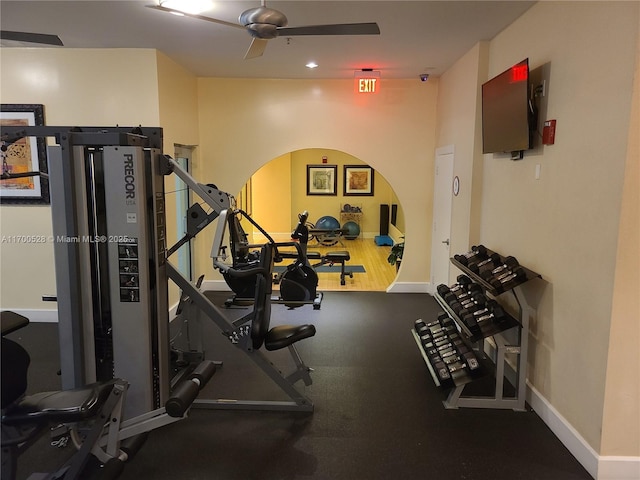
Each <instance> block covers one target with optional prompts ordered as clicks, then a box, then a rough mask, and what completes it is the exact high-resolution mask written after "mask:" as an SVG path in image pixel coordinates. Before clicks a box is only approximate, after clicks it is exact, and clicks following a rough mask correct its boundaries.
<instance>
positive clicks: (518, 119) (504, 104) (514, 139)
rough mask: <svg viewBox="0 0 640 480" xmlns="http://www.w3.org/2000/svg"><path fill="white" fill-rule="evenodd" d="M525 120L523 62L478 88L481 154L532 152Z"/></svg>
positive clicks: (526, 73)
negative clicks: (480, 90) (479, 89)
mask: <svg viewBox="0 0 640 480" xmlns="http://www.w3.org/2000/svg"><path fill="white" fill-rule="evenodd" d="M529 119H530V105H529V59H528V58H527V59H524V60H523V61H521V62H520V63H517V64H516V65H514V66H513V67H511V68H510V69H508V70H506V71H504V72H502V73H501V74H500V75H498V76H496V77H494V78H492V79H491V80H489V81H488V82H486V83H484V84H483V85H482V153H501V152H517V151H521V150H528V149H530V148H533V145H532V137H531V135H530V128H529V125H530V123H529Z"/></svg>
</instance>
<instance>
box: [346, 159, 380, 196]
mask: <svg viewBox="0 0 640 480" xmlns="http://www.w3.org/2000/svg"><path fill="white" fill-rule="evenodd" d="M374 173H375V172H374V170H373V168H371V167H367V166H362V165H345V166H344V195H370V196H371V195H373V178H374Z"/></svg>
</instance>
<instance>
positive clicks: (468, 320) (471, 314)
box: [460, 300, 500, 328]
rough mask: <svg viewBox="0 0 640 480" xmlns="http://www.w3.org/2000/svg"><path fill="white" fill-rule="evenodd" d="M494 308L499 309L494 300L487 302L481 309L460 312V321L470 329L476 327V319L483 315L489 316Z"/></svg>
mask: <svg viewBox="0 0 640 480" xmlns="http://www.w3.org/2000/svg"><path fill="white" fill-rule="evenodd" d="M494 308H500V305H499V304H498V302H496V301H495V300H487V301H486V303H485V304H484V306H483V307H482V308H478V309H476V310H473V311H469V310H467V311H466V312H462V311H461V312H460V319H462V321H463V322H464V323H465V325H467V326H468V327H469V328H472V327H473V326H475V325H476V323H477V322H476V321H475V320H476V319H477V318H479V317H482V316H483V315H488V314H490V313H491V312H492V311H493V309H494Z"/></svg>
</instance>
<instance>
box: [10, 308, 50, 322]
mask: <svg viewBox="0 0 640 480" xmlns="http://www.w3.org/2000/svg"><path fill="white" fill-rule="evenodd" d="M5 310H11V311H12V312H15V313H17V314H18V315H22V316H23V317H27V318H28V319H29V321H30V322H37V323H58V310H57V309H51V310H44V309H26V308H7V309H5Z"/></svg>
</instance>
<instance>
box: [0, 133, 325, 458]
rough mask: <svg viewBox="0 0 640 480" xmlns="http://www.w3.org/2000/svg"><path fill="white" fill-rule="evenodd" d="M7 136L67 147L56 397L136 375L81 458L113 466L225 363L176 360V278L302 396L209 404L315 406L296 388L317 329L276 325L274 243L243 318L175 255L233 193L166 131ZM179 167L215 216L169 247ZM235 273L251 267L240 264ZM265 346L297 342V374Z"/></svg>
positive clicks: (200, 214)
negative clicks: (171, 293) (172, 314)
mask: <svg viewBox="0 0 640 480" xmlns="http://www.w3.org/2000/svg"><path fill="white" fill-rule="evenodd" d="M1 133H2V142H3V148H10V145H11V144H12V143H13V142H15V141H16V140H17V139H19V138H22V137H25V136H36V137H55V139H56V143H57V145H53V146H50V147H48V163H49V174H48V175H49V182H50V190H51V212H52V219H53V238H52V241H53V242H54V253H55V270H56V287H57V296H56V298H55V299H56V301H57V303H58V317H59V324H58V328H59V339H60V364H61V375H62V388H63V391H61V392H58V393H59V395H57V396H56V401H57V402H58V403H57V406H58V407H59V406H60V402H62V403H63V404H64V402H65V401H72V400H74V399H77V398H78V396H77V395H75V396H74V395H66V393H67V392H69V390H72V391H78V390H82V392H83V394H86V395H89V396H90V395H92V394H93V393H92V392H95V390H92V389H86V388H85V386H86V385H94V384H98V385H106V384H110V383H111V384H113V381H114V380H116V381H118V382H120V381H119V380H118V379H123V380H124V382H120V383H117V385H121V386H122V387H119V388H121V390H123V393H125V394H126V401H125V400H124V397H125V395H123V396H122V398H123V400H122V401H121V402H120V404H121V405H122V407H118V409H117V412H116V413H115V414H113V419H112V423H111V424H110V425H111V426H110V427H109V428H108V429H105V430H104V431H103V432H102V434H100V433H96V434H92V435H94V437H95V435H97V438H94V440H95V445H88V446H85V447H84V448H82V449H81V452H80V453H82V455H83V459H82V461H81V462H79V463H78V465H79V464H80V463H84V462H85V459H86V456H87V455H89V453H93V454H94V455H95V456H96V457H97V458H99V459H100V460H101V461H102V462H103V463H106V461H107V460H108V459H109V458H115V457H119V458H120V459H122V460H124V459H126V454H123V451H122V450H120V445H121V442H122V441H125V440H128V439H134V438H138V437H139V436H140V435H142V434H145V433H147V432H149V431H151V430H153V429H155V428H158V427H160V426H163V425H167V424H169V423H172V422H175V421H177V420H180V419H182V418H184V417H185V416H186V415H187V413H188V410H189V408H190V407H191V405H192V404H193V402H194V400H195V399H196V397H197V396H198V394H199V391H200V389H201V388H202V387H203V386H204V384H206V382H207V381H208V380H209V379H210V378H211V376H212V375H213V373H214V372H215V367H214V365H213V362H211V361H207V360H204V359H203V356H202V357H198V356H197V355H196V356H195V357H192V360H193V359H194V358H195V362H193V361H192V362H190V364H189V365H188V366H186V367H185V365H184V362H182V364H181V366H182V367H183V368H182V370H181V371H179V372H178V373H177V374H176V371H177V368H176V366H175V365H172V364H171V357H172V355H171V348H170V345H169V343H170V342H169V335H168V329H169V313H168V279H169V278H170V279H171V280H173V281H174V282H175V283H176V284H177V285H178V286H179V287H180V288H181V289H182V291H183V293H184V295H183V306H184V307H185V308H184V309H183V310H184V311H188V312H189V313H193V314H194V317H197V318H195V319H194V320H193V322H194V323H196V324H197V322H199V321H201V319H202V318H203V317H207V318H209V319H210V320H212V321H213V322H214V323H215V324H216V325H217V326H218V327H219V328H220V330H221V331H222V332H223V333H224V334H225V335H226V336H227V338H228V339H229V341H230V342H231V343H232V344H234V345H236V346H237V347H239V348H240V349H241V350H242V351H243V352H245V353H246V354H247V355H248V356H249V358H251V360H252V361H253V362H254V363H255V364H256V365H257V366H258V367H259V368H260V369H262V371H263V372H265V373H266V374H267V375H268V376H269V377H270V378H271V379H272V380H273V381H274V382H275V383H276V384H277V385H278V386H279V387H280V388H281V389H282V390H283V391H284V392H285V393H286V394H287V395H289V396H290V398H291V401H290V402H260V401H229V400H220V401H219V400H208V401H204V404H205V405H206V406H208V407H211V408H252V409H253V408H258V409H276V410H283V409H286V410H302V411H308V412H309V411H312V410H313V404H312V402H311V401H310V400H309V399H308V398H307V397H306V396H304V395H303V394H301V393H300V392H299V391H298V390H297V389H296V388H295V386H294V383H296V382H297V381H299V380H303V381H304V383H305V384H306V385H310V384H311V378H310V375H309V372H310V371H311V369H310V368H308V367H307V366H306V365H305V364H304V362H303V361H302V359H301V358H300V356H299V354H298V352H297V350H296V348H295V345H294V344H295V343H296V342H298V341H299V340H302V339H305V338H309V337H311V336H313V335H315V328H314V327H313V325H301V326H287V325H280V326H276V327H274V328H270V325H269V321H270V316H271V308H270V307H271V306H270V293H271V272H272V268H273V250H272V248H271V246H269V245H265V246H264V248H263V249H262V255H261V257H260V258H261V261H260V264H259V265H258V266H257V267H256V269H255V270H254V271H251V272H248V273H250V274H252V275H256V278H257V285H258V286H257V288H256V297H255V302H254V308H253V311H252V312H251V313H249V314H248V315H245V316H244V317H243V318H241V319H238V320H235V321H233V322H232V321H229V320H228V319H227V318H226V317H225V315H224V313H223V311H222V310H221V309H220V308H218V307H217V306H215V305H214V304H213V303H211V302H210V301H209V300H208V298H207V297H206V296H205V295H204V294H203V293H202V292H200V290H199V287H198V286H197V285H194V284H193V283H192V282H191V281H189V280H188V279H186V278H184V277H183V276H182V275H181V274H180V273H179V272H178V270H177V269H176V268H175V267H173V266H172V265H171V264H170V263H169V262H168V261H167V258H168V257H169V256H170V255H171V254H172V253H174V252H175V251H176V250H177V249H178V248H179V247H180V245H182V244H184V243H186V242H187V241H189V240H190V239H192V238H193V237H195V235H197V233H199V232H200V231H201V230H202V229H204V228H205V227H206V226H207V225H209V224H210V223H211V222H212V221H213V220H215V219H216V218H217V217H218V216H219V215H220V214H221V213H223V212H226V211H227V210H228V209H229V208H230V206H231V205H230V203H231V197H230V196H229V195H228V194H226V193H225V192H221V191H219V190H218V189H217V188H216V187H214V186H213V185H203V184H200V183H198V182H196V181H195V180H194V179H193V178H192V177H191V176H190V175H189V174H188V173H187V172H185V171H184V170H182V168H181V167H180V166H179V165H178V164H177V163H176V162H174V161H173V159H171V158H170V157H168V156H166V155H163V154H162V151H161V146H162V129H160V128H140V127H138V128H126V127H81V128H77V127H74V128H70V127H44V126H38V127H2V132H1ZM172 173H175V174H177V175H178V176H180V178H181V179H182V180H183V181H185V183H187V185H188V186H189V188H191V189H192V191H193V192H194V193H195V194H196V195H197V196H199V197H200V198H201V199H202V200H203V201H204V203H206V204H207V206H208V207H209V212H208V213H207V212H205V211H204V209H203V208H202V207H201V206H200V205H199V204H194V205H193V206H192V207H191V208H190V209H189V210H188V212H187V218H188V223H187V234H186V235H185V237H184V238H182V239H181V240H180V241H179V242H178V243H177V244H176V245H174V246H173V247H171V248H167V241H166V229H165V225H166V219H165V198H164V176H165V175H169V174H172ZM219 223H221V224H222V225H219V229H220V228H222V229H224V223H225V222H219ZM216 238H219V236H218V234H216ZM227 273H228V274H229V275H236V274H237V275H243V274H246V273H247V272H235V271H234V269H233V268H228V269H227ZM199 313H203V314H204V315H199ZM183 315H184V313H183ZM183 320H184V319H183ZM186 321H191V320H190V319H187V320H186ZM263 345H264V347H265V348H266V349H267V350H279V349H283V348H287V349H288V350H289V351H290V353H291V355H292V359H293V362H294V363H295V369H294V371H293V372H291V373H290V374H286V375H285V374H283V373H282V372H281V371H280V370H279V369H277V368H276V367H275V366H274V365H273V364H272V363H271V362H270V361H269V360H268V359H267V358H266V357H265V356H264V355H263V354H262V352H261V351H260V349H261V347H262V346H263ZM86 395H85V396H84V397H83V400H87V398H88V397H86ZM65 406H66V407H69V408H74V409H79V407H80V405H70V404H68V405H65ZM17 407H18V408H17V410H14V411H15V412H18V413H19V412H20V408H21V406H20V405H18V406H17ZM41 407H42V411H39V412H38V415H40V417H39V418H40V420H41V421H45V422H46V421H48V420H55V419H58V418H60V414H62V413H63V412H61V411H54V410H51V409H50V407H51V405H47V404H46V402H45V404H43V405H41ZM47 409H49V410H47ZM45 410H47V411H45ZM64 418H66V419H67V420H68V423H69V424H70V425H71V427H70V428H71V429H72V433H73V431H74V430H73V429H74V428H75V426H74V424H75V423H76V421H78V422H80V421H85V420H86V418H85V417H80V416H73V415H71V416H66V417H64ZM5 419H6V420H7V421H12V422H13V423H12V427H13V426H16V427H17V428H22V426H24V425H23V424H24V422H25V421H28V420H29V419H28V418H23V417H22V416H20V415H15V416H14V418H13V419H9V417H6V418H5V416H3V425H4V423H5ZM98 425H99V420H98ZM100 430H101V429H100V428H98V429H97V430H95V429H94V430H92V432H100ZM3 432H4V429H3ZM92 438H93V437H92ZM11 441H13V442H16V441H17V440H16V439H15V438H14V439H13V440H11ZM3 449H4V437H3Z"/></svg>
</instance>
